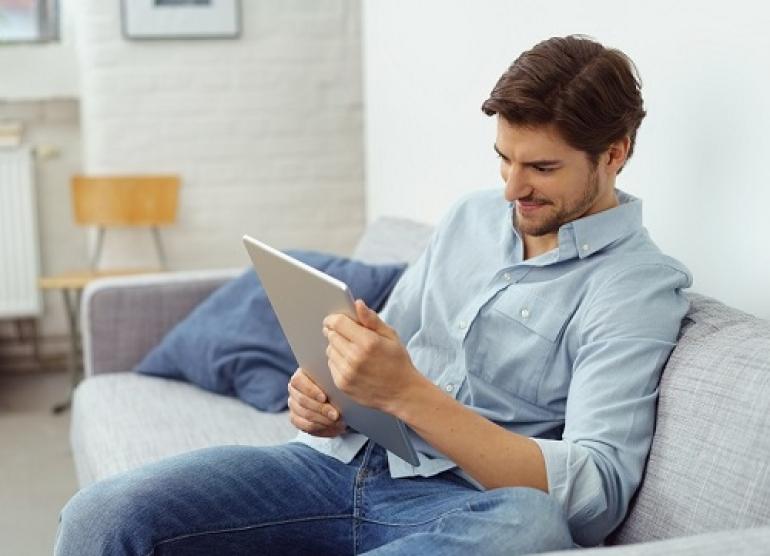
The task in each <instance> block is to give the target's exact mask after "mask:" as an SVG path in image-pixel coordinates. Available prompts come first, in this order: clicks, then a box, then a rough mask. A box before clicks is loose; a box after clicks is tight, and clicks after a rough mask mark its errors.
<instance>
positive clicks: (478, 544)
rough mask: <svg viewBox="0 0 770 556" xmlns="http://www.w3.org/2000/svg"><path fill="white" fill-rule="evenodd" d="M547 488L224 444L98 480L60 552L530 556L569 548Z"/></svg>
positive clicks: (64, 528) (69, 522)
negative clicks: (404, 474) (485, 484)
mask: <svg viewBox="0 0 770 556" xmlns="http://www.w3.org/2000/svg"><path fill="white" fill-rule="evenodd" d="M572 546H573V543H572V539H571V536H570V533H569V530H568V528H567V523H566V521H565V518H564V515H563V512H562V510H561V507H560V506H559V505H558V504H557V503H556V502H555V501H554V499H553V498H552V497H550V496H548V495H546V494H544V493H543V492H541V491H538V490H534V489H530V488H501V489H494V490H489V491H486V492H482V491H479V490H477V489H476V488H474V487H473V486H472V485H470V484H469V483H468V482H466V481H464V480H463V479H462V478H460V477H458V476H456V475H454V474H453V473H451V472H445V473H442V474H440V475H437V476H435V477H431V478H427V479H425V478H420V477H417V478H409V479H392V478H391V477H390V474H389V472H388V465H387V457H386V453H385V451H384V450H383V449H382V448H380V447H379V446H377V445H375V444H374V443H371V442H370V443H368V444H367V445H366V447H365V448H364V449H362V450H361V452H360V453H359V454H358V455H357V456H356V458H355V459H354V460H353V461H352V462H351V463H350V464H347V465H346V464H343V463H341V462H339V461H337V460H335V459H334V458H331V457H328V456H326V455H323V454H320V453H318V452H316V451H315V450H313V449H312V448H309V447H307V446H305V445H303V444H286V445H283V446H275V447H270V448H255V447H249V446H222V447H216V448H208V449H204V450H199V451H196V452H191V453H189V454H184V455H181V456H176V457H172V458H168V459H166V460H163V461H160V462H158V463H154V464H150V465H147V466H145V467H142V468H140V469H137V470H135V471H130V472H127V473H123V474H121V475H117V476H115V477H113V478H109V479H106V480H103V481H100V482H98V483H96V484H94V485H91V486H89V487H87V488H84V489H83V490H82V491H80V492H79V493H78V494H76V495H75V496H74V497H73V498H72V500H70V501H69V502H68V503H67V505H66V506H65V507H64V509H63V510H62V513H61V516H60V524H59V533H58V535H57V539H56V548H55V554H57V555H61V556H65V555H66V556H70V555H77V556H88V555H90V554H99V555H102V556H104V555H118V554H121V555H128V554H131V555H139V556H144V555H165V554H199V555H214V554H216V555H224V554H278V555H290V554H312V555H314V556H318V555H323V554H334V555H343V554H362V553H365V552H366V553H367V554H375V555H390V554H442V555H451V554H462V555H463V556H468V555H469V554H473V556H482V555H487V554H490V555H491V554H506V555H512V554H529V553H533V552H544V551H548V550H556V549H562V548H571V547H572Z"/></svg>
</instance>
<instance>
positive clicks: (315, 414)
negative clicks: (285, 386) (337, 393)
mask: <svg viewBox="0 0 770 556" xmlns="http://www.w3.org/2000/svg"><path fill="white" fill-rule="evenodd" d="M289 409H290V410H291V411H292V412H293V413H296V414H297V415H299V416H300V417H302V418H304V419H307V420H308V421H313V422H315V423H320V424H322V425H325V426H330V425H332V424H334V423H335V421H337V419H339V411H337V410H336V409H335V408H334V407H333V406H332V405H331V404H328V403H319V402H317V401H315V400H314V399H312V398H309V397H307V396H306V395H304V394H303V393H302V392H300V391H299V390H297V389H296V388H294V387H293V386H292V385H291V384H289Z"/></svg>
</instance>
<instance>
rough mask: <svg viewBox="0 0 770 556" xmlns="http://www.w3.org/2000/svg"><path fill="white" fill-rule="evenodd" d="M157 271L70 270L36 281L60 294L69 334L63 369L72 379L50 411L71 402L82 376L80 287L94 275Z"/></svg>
mask: <svg viewBox="0 0 770 556" xmlns="http://www.w3.org/2000/svg"><path fill="white" fill-rule="evenodd" d="M157 272H161V271H160V270H158V269H121V270H99V271H90V270H82V271H73V272H64V273H61V274H56V275H53V276H44V277H42V278H40V279H39V280H38V286H39V287H40V289H41V290H43V291H55V290H58V291H60V292H61V294H62V300H63V301H64V310H65V313H66V316H67V333H68V335H69V344H70V345H69V353H68V360H67V368H68V371H69V374H70V377H71V379H72V382H71V387H70V391H69V394H68V396H67V399H66V400H65V401H64V402H62V403H59V404H57V405H55V406H54V407H53V408H52V411H53V412H54V413H61V412H62V411H64V410H65V409H68V408H69V406H70V403H71V402H72V393H73V392H74V390H75V387H76V386H77V385H78V383H79V382H80V380H81V379H82V378H83V348H82V344H81V338H80V299H81V297H82V294H83V289H85V287H86V286H87V285H88V283H89V282H92V281H93V280H96V279H98V278H106V277H110V276H126V275H129V274H146V273H157Z"/></svg>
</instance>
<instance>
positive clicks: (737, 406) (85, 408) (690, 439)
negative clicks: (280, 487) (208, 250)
mask: <svg viewBox="0 0 770 556" xmlns="http://www.w3.org/2000/svg"><path fill="white" fill-rule="evenodd" d="M429 234H430V228H429V227H428V226H425V225H421V224H417V223H414V222H409V221H404V220H397V219H384V220H380V221H377V222H375V223H374V224H372V225H371V226H370V227H369V228H368V229H367V230H366V232H365V234H364V235H363V237H362V239H361V241H360V242H359V244H358V246H357V248H356V250H355V252H354V253H353V256H354V257H357V258H359V259H362V260H364V261H369V262H392V261H412V260H414V259H415V258H416V257H417V255H418V254H419V253H420V251H421V250H422V249H423V248H424V246H425V243H426V241H427V238H428V236H429ZM241 271H242V269H233V270H225V271H215V272H211V271H209V272H176V273H169V274H163V275H153V276H142V277H127V278H112V279H106V280H102V281H99V282H95V283H93V284H92V285H90V286H89V287H88V288H87V290H86V292H85V294H84V296H83V306H82V310H83V335H84V336H83V341H84V359H85V368H86V379H85V380H84V381H83V382H82V383H81V384H80V386H79V387H78V388H77V390H76V392H75V396H74V401H73V407H72V431H71V442H72V448H73V453H74V458H75V465H76V469H77V473H78V481H79V483H80V485H81V486H84V485H87V484H89V483H91V482H93V481H96V480H99V479H102V478H104V477H107V476H109V475H112V474H115V473H118V472H120V471H124V470H127V469H132V468H135V467H137V466H139V465H142V464H144V463H148V462H152V461H155V460H158V459H160V458H163V457H166V456H170V455H173V454H178V453H182V452H187V451H190V450H194V449H197V448H202V447H206V446H212V445H217V444H249V445H256V446H261V445H270V444H276V443H281V442H285V441H286V440H288V439H290V438H292V437H293V436H294V434H295V430H294V429H293V427H292V426H291V424H290V423H289V421H288V418H287V414H286V413H282V414H265V413H260V412H258V411H256V410H254V409H252V408H250V407H248V406H246V405H245V404H243V403H241V402H240V401H239V400H236V399H231V398H226V397H222V396H217V395H214V394H211V393H208V392H205V391H203V390H200V389H198V388H197V387H195V386H192V385H189V384H185V383H181V382H174V381H168V380H163V379H158V378H152V377H147V376H139V375H136V374H133V373H129V372H126V371H128V370H130V369H131V368H132V367H133V366H134V365H135V364H136V363H137V362H138V361H139V360H140V359H141V357H142V356H143V355H144V354H145V353H146V352H147V351H148V350H149V349H150V348H151V347H153V346H154V345H155V344H157V343H158V341H159V340H160V339H161V337H162V336H163V334H164V333H165V332H166V331H167V330H168V329H169V328H171V327H172V326H173V325H174V323H176V322H177V321H178V320H180V319H181V318H183V317H184V316H185V315H186V314H187V313H188V312H189V311H190V310H191V309H192V308H193V307H195V306H196V305H197V304H198V303H199V302H200V301H201V300H203V299H204V298H205V297H206V296H207V295H208V294H209V293H211V291H212V290H214V289H215V288H216V287H218V286H219V285H221V284H222V283H223V282H224V281H226V280H227V279H229V278H232V277H234V276H236V275H237V274H238V273H240V272H241ZM690 297H691V300H692V307H691V310H690V312H689V314H688V315H687V317H686V319H685V322H684V325H683V328H682V333H681V338H680V340H679V343H678V345H677V347H676V349H675V350H674V352H673V354H672V356H671V358H670V360H669V361H668V363H667V365H666V368H665V372H664V374H663V378H662V381H661V387H660V401H659V406H658V421H657V428H656V432H655V437H654V440H653V444H652V450H651V453H650V457H649V461H648V464H647V469H646V472H645V477H644V480H643V482H642V485H641V487H640V489H639V492H638V493H637V496H636V497H635V499H634V501H633V502H632V506H631V508H630V511H629V514H628V517H627V519H626V520H625V521H624V522H623V524H622V525H621V526H620V527H619V528H618V529H617V530H616V531H615V532H614V533H613V535H612V536H611V537H610V539H609V540H608V544H610V545H613V546H608V547H602V548H596V549H591V550H586V551H584V552H585V553H587V554H606V555H607V556H614V555H616V554H617V555H629V556H630V555H647V554H677V555H679V554H693V555H695V554H697V555H702V554H707V555H710V554H714V555H717V554H719V555H722V554H739V555H749V554H751V555H759V554H770V322H768V321H764V320H760V319H757V318H755V317H752V316H750V315H748V314H745V313H742V312H740V311H738V310H736V309H733V308H731V307H728V306H726V305H724V304H722V303H720V302H719V301H716V300H714V299H711V298H708V297H704V296H701V295H697V294H690Z"/></svg>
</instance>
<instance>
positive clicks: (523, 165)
mask: <svg viewBox="0 0 770 556" xmlns="http://www.w3.org/2000/svg"><path fill="white" fill-rule="evenodd" d="M495 150H496V151H497V153H498V155H499V156H500V175H501V176H502V178H503V181H504V182H505V198H506V199H507V200H508V201H509V202H511V203H515V210H516V221H515V223H516V227H517V228H518V230H519V231H520V232H521V233H522V234H525V235H530V236H546V235H552V234H553V235H555V234H557V233H558V231H559V228H560V227H561V226H562V225H563V224H566V223H567V222H571V221H573V220H576V219H578V218H581V217H583V216H587V215H589V214H594V213H596V212H600V211H602V210H606V209H607V208H610V207H611V206H614V205H615V204H617V201H616V199H615V195H614V181H615V180H614V173H613V174H612V179H610V175H608V174H607V173H606V172H601V171H599V169H598V168H597V166H596V165H594V164H592V163H591V161H590V160H589V159H588V156H587V154H586V153H585V152H583V151H579V150H576V149H574V148H572V147H571V146H569V145H568V144H567V143H566V142H564V140H563V139H562V138H561V137H560V136H559V134H558V133H557V132H556V131H555V130H554V129H553V128H552V127H550V126H543V127H537V128H531V127H521V126H514V125H511V124H510V123H508V122H507V121H506V120H505V119H504V118H502V117H498V118H497V138H496V140H495Z"/></svg>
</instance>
